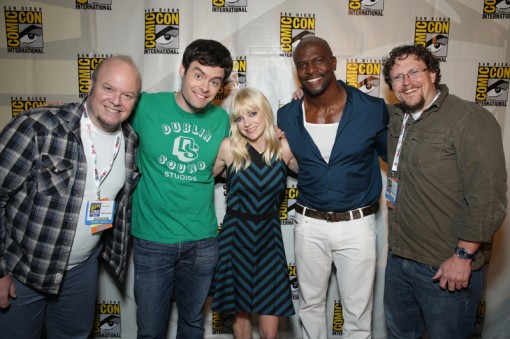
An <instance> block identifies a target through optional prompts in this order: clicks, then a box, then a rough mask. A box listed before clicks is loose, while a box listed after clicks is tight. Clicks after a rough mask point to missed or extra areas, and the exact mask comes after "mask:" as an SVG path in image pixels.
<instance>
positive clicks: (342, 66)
mask: <svg viewBox="0 0 510 339" xmlns="http://www.w3.org/2000/svg"><path fill="white" fill-rule="evenodd" d="M1 7H2V8H1V10H2V11H3V13H2V15H1V20H0V26H1V28H0V59H1V62H0V79H1V81H0V127H3V126H5V124H6V123H7V122H8V121H9V120H10V119H11V118H12V117H13V116H15V115H16V114H18V113H20V112H22V111H24V110H27V109H31V108H35V107H37V106H40V105H43V104H45V103H46V102H55V101H68V102H73V101H79V100H81V98H84V97H85V96H86V93H87V92H88V90H89V86H90V85H89V78H90V75H91V73H92V72H93V71H94V69H95V68H96V67H97V65H98V63H99V62H100V61H101V60H102V59H104V58H106V57H108V56H111V55H113V54H129V55H131V56H132V57H133V58H134V60H135V62H136V63H137V65H138V66H139V68H140V70H141V73H142V77H143V90H144V91H147V92H156V91H174V90H176V89H178V88H179V86H180V77H179V74H178V67H179V65H180V62H181V58H182V53H183V51H184V48H185V47H186V46H187V45H188V44H189V43H190V42H192V41H193V40H195V39H197V38H206V39H215V40H218V41H220V42H222V43H223V44H224V45H225V46H227V47H228V48H229V49H230V51H231V53H232V56H233V57H234V72H233V74H232V76H231V78H230V79H229V81H228V82H227V83H226V84H225V85H224V86H223V88H222V89H221V91H220V93H219V94H218V96H217V97H216V100H215V103H216V104H218V105H221V106H223V107H225V108H226V107H228V104H229V101H230V100H231V98H232V96H233V94H235V93H236V91H238V90H239V89H240V88H244V87H246V86H250V87H256V88H258V89H260V90H262V91H263V92H264V93H265V94H266V95H267V97H268V98H269V100H270V102H271V104H272V106H273V110H275V111H276V110H277V109H278V107H279V106H281V105H283V104H285V103H286V102H288V101H290V99H291V95H292V92H293V91H294V90H295V89H296V87H297V86H298V82H297V79H296V76H295V71H294V65H293V63H292V52H293V49H294V48H295V46H296V44H297V43H298V42H299V40H300V38H301V37H302V36H304V35H306V34H315V35H316V36H319V37H322V38H324V39H326V40H327V41H328V42H329V43H330V45H331V48H332V50H333V53H334V55H335V56H336V57H337V59H338V67H337V70H336V75H337V78H339V79H342V80H344V81H346V82H347V83H348V84H349V85H351V86H354V87H357V88H360V89H361V90H363V91H365V92H367V93H369V94H370V95H372V96H376V97H381V98H384V99H385V100H386V102H388V103H394V102H395V98H394V97H393V95H392V94H391V92H390V91H389V89H388V87H387V86H386V85H385V84H384V81H381V60H382V58H383V57H384V56H385V55H387V54H388V53H389V51H390V50H391V49H392V48H393V47H395V46H397V45H401V44H419V45H423V46H426V47H427V48H429V49H430V50H431V51H432V52H433V53H434V54H435V55H436V56H437V57H439V58H440V60H441V70H442V74H443V82H444V83H446V84H447V85H448V86H449V88H450V90H451V92H452V93H454V94H457V95H458V96H460V97H462V98H464V99H467V100H471V101H475V102H476V103H478V104H479V105H481V106H484V107H485V108H487V109H488V110H489V111H490V112H492V113H493V114H494V116H495V117H496V119H497V120H498V122H499V123H500V125H501V127H502V130H503V134H504V143H505V151H506V154H507V165H510V161H509V156H510V136H509V132H510V119H508V118H507V115H508V114H509V113H510V109H509V108H508V87H509V82H510V4H509V3H508V1H505V0H436V1H434V0H391V1H384V0H371V1H368V0H318V1H308V0H173V1H167V0H145V1H142V0H66V1H63V0H41V1H24V0H3V1H2V5H1ZM381 167H382V172H383V174H384V178H383V180H384V179H385V171H386V165H385V164H384V163H382V162H381ZM296 183H297V179H296V178H289V181H288V188H287V190H286V194H285V199H284V201H283V203H282V205H281V208H280V219H281V225H282V226H281V227H282V232H283V236H284V244H285V250H286V254H287V261H288V268H289V283H290V284H291V288H292V297H293V300H294V305H295V307H296V309H297V306H298V303H299V294H298V291H299V285H298V283H297V275H298V274H299V272H297V270H296V266H295V261H294V253H293V251H294V248H293V234H292V232H293V231H292V227H293V218H294V207H295V203H296V198H297V196H298V195H299V192H298V190H297V188H296ZM381 200H382V201H381V205H382V206H384V203H385V202H384V198H383V197H381ZM215 202H216V206H217V215H218V220H219V221H220V225H218V228H219V229H220V228H221V220H222V218H223V214H224V213H225V196H224V185H223V184H222V183H218V184H217V185H216V192H215ZM508 219H509V218H507V220H506V221H505V223H504V224H503V226H502V227H501V228H500V229H499V231H498V232H497V233H496V236H495V239H494V244H493V246H492V248H488V249H487V256H488V257H490V263H489V269H488V273H489V274H488V277H487V287H486V290H485V295H484V298H483V302H482V303H481V305H480V307H479V312H478V323H477V327H476V329H475V330H474V333H473V338H506V337H510V288H508V286H510V251H508V249H507V246H505V245H504V244H505V243H509V242H510V221H509V220H508ZM377 225H378V241H377V252H378V256H379V257H378V265H377V275H376V287H375V292H374V293H375V308H374V317H373V337H374V338H386V329H385V323H384V312H383V308H382V292H383V279H384V268H385V261H386V251H387V245H386V225H387V223H386V208H385V207H383V208H382V209H381V211H380V212H379V213H378V215H377ZM339 269H341V268H339ZM345 274H349V272H345ZM335 279H336V278H335V277H334V276H332V277H331V284H330V288H329V293H328V300H327V313H328V314H327V324H328V327H329V337H330V338H342V334H343V315H342V305H341V302H340V295H339V294H338V291H337V288H336V281H335ZM208 305H209V304H208ZM208 305H207V307H206V310H205V317H206V323H205V327H206V335H205V336H206V338H215V339H216V338H218V339H220V338H231V337H232V334H231V332H232V325H231V322H230V320H229V319H224V318H223V317H222V315H221V314H216V313H212V312H211V311H210V309H209V306H208ZM135 311H136V304H135V302H134V298H133V267H132V260H131V261H130V267H129V270H128V276H127V279H126V281H125V283H124V284H119V283H117V282H115V280H114V279H112V277H111V276H110V275H109V274H108V273H107V271H106V270H105V269H102V270H101V276H100V293H99V297H98V303H97V310H96V324H95V327H94V333H93V337H94V338H135V337H136V317H135ZM176 319H177V311H176V309H175V307H174V309H173V311H172V315H171V319H170V323H169V334H170V337H173V336H175V328H176ZM254 321H255V326H254V330H253V331H254V337H258V333H257V329H256V322H257V319H256V317H255V319H254ZM280 336H281V338H300V337H301V332H300V326H299V319H298V317H297V316H294V317H289V318H285V319H282V322H281V325H280Z"/></svg>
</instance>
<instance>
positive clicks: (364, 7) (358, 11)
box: [349, 0, 384, 16]
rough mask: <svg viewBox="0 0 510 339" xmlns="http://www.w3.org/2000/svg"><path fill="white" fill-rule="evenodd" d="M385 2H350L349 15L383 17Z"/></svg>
mask: <svg viewBox="0 0 510 339" xmlns="http://www.w3.org/2000/svg"><path fill="white" fill-rule="evenodd" d="M383 9H384V0H349V15H372V16H374V15H375V16H382V15H383Z"/></svg>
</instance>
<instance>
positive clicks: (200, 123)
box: [131, 40, 233, 339]
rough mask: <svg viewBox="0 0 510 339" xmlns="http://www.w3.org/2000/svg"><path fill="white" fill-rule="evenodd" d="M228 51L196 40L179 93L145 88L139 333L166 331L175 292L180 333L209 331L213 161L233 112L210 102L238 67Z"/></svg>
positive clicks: (137, 125) (136, 207)
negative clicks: (206, 317)
mask: <svg viewBox="0 0 510 339" xmlns="http://www.w3.org/2000/svg"><path fill="white" fill-rule="evenodd" d="M232 65H233V62H232V58H231V56H230V53H229V51H228V50H227V49H226V48H225V47H224V46H223V45H222V44H220V43H219V42H217V41H213V40H195V41H194V42H192V43H191V44H190V45H189V46H188V47H187V48H186V50H185V51H184V55H183V58H182V64H181V66H180V68H179V73H180V75H181V78H182V85H181V89H180V90H179V91H177V92H171V93H170V92H161V93H142V95H141V97H140V101H139V103H138V106H137V109H136V111H135V114H134V117H133V120H132V126H133V128H134V129H135V131H136V132H137V133H138V135H139V139H140V145H139V153H138V159H137V161H138V166H139V168H140V171H141V173H142V176H141V180H140V182H139V184H138V187H137V188H136V190H135V192H134V194H133V221H132V230H131V233H132V235H133V236H134V266H135V282H134V293H135V301H136V304H137V313H136V316H137V325H138V337H144V338H145V337H151V338H164V337H165V336H166V333H167V324H168V320H169V316H170V307H171V299H172V295H174V296H175V300H176V303H177V309H178V312H179V320H178V327H177V338H186V339H193V338H203V334H204V326H203V318H202V310H203V306H204V303H205V300H206V298H207V294H208V292H209V287H210V283H211V278H212V274H213V272H214V269H215V266H216V262H217V258H218V250H217V244H216V235H217V229H218V222H217V220H216V212H215V209H214V176H213V165H214V162H215V159H216V155H217V153H218V149H219V146H220V143H221V141H222V139H223V138H225V137H228V131H229V122H228V114H227V113H226V112H225V110H223V109H222V108H219V107H216V106H214V105H213V104H211V101H212V100H213V99H214V97H215V96H216V94H217V93H218V91H219V89H220V88H221V86H222V83H223V82H224V81H225V80H226V79H227V78H228V77H229V76H230V73H231V71H232Z"/></svg>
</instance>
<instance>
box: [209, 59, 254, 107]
mask: <svg viewBox="0 0 510 339" xmlns="http://www.w3.org/2000/svg"><path fill="white" fill-rule="evenodd" d="M233 61H234V65H233V67H232V73H231V74H230V76H229V77H228V79H227V80H226V81H225V83H224V84H223V86H222V87H221V88H220V90H219V91H218V93H217V94H216V97H215V98H214V100H225V99H226V98H228V96H230V95H234V94H235V93H237V92H238V91H239V90H241V89H243V88H246V73H247V62H246V56H236V57H234V58H233Z"/></svg>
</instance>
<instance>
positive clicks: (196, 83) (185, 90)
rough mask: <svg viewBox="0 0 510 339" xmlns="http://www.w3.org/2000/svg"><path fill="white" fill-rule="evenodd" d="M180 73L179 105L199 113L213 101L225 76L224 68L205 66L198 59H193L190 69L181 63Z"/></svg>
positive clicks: (190, 111) (191, 111)
mask: <svg viewBox="0 0 510 339" xmlns="http://www.w3.org/2000/svg"><path fill="white" fill-rule="evenodd" d="M179 73H180V74H181V78H182V85H181V91H180V92H178V93H177V96H176V100H177V104H178V105H179V107H181V108H182V109H183V110H185V111H186V112H189V113H198V112H200V111H201V110H202V109H203V108H204V107H205V106H207V104H208V103H210V102H211V101H213V99H214V97H215V96H216V94H217V93H218V91H219V90H220V88H221V84H222V82H223V77H224V76H225V73H224V69H223V68H221V67H211V66H204V65H202V64H200V63H199V62H198V61H193V62H192V63H191V64H190V66H189V68H188V70H185V69H184V66H183V65H181V67H180V68H179Z"/></svg>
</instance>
